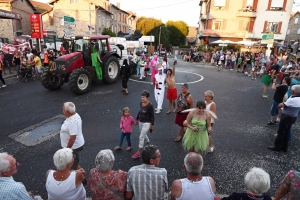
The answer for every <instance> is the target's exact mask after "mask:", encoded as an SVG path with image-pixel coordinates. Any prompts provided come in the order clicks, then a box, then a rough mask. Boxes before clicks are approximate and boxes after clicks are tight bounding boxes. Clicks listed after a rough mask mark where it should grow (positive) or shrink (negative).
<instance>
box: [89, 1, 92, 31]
mask: <svg viewBox="0 0 300 200" xmlns="http://www.w3.org/2000/svg"><path fill="white" fill-rule="evenodd" d="M89 16H90V26H89V31H90V35H92V12H91V0H89Z"/></svg>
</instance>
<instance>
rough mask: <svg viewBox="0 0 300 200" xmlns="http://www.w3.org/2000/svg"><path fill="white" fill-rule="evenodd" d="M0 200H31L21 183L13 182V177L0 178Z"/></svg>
mask: <svg viewBox="0 0 300 200" xmlns="http://www.w3.org/2000/svg"><path fill="white" fill-rule="evenodd" d="M0 188H1V190H0V199H1V200H5V199H7V200H20V199H22V200H32V198H31V197H30V196H29V195H28V193H27V191H26V188H25V186H24V185H23V183H20V182H16V181H14V179H13V177H12V176H10V177H0Z"/></svg>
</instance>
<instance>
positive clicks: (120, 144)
mask: <svg viewBox="0 0 300 200" xmlns="http://www.w3.org/2000/svg"><path fill="white" fill-rule="evenodd" d="M130 136H131V133H124V132H122V133H121V135H120V142H119V146H120V147H121V146H122V144H123V140H124V137H126V140H127V144H128V147H131V139H130Z"/></svg>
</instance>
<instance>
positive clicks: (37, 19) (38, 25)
mask: <svg viewBox="0 0 300 200" xmlns="http://www.w3.org/2000/svg"><path fill="white" fill-rule="evenodd" d="M30 26H31V37H32V38H40V39H41V38H43V36H44V35H43V22H42V17H41V15H40V14H30Z"/></svg>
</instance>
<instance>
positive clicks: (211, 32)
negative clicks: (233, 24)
mask: <svg viewBox="0 0 300 200" xmlns="http://www.w3.org/2000/svg"><path fill="white" fill-rule="evenodd" d="M199 34H200V35H201V36H217V37H245V36H246V31H236V30H232V31H229V30H211V29H204V30H203V31H201V32H199Z"/></svg>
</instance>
